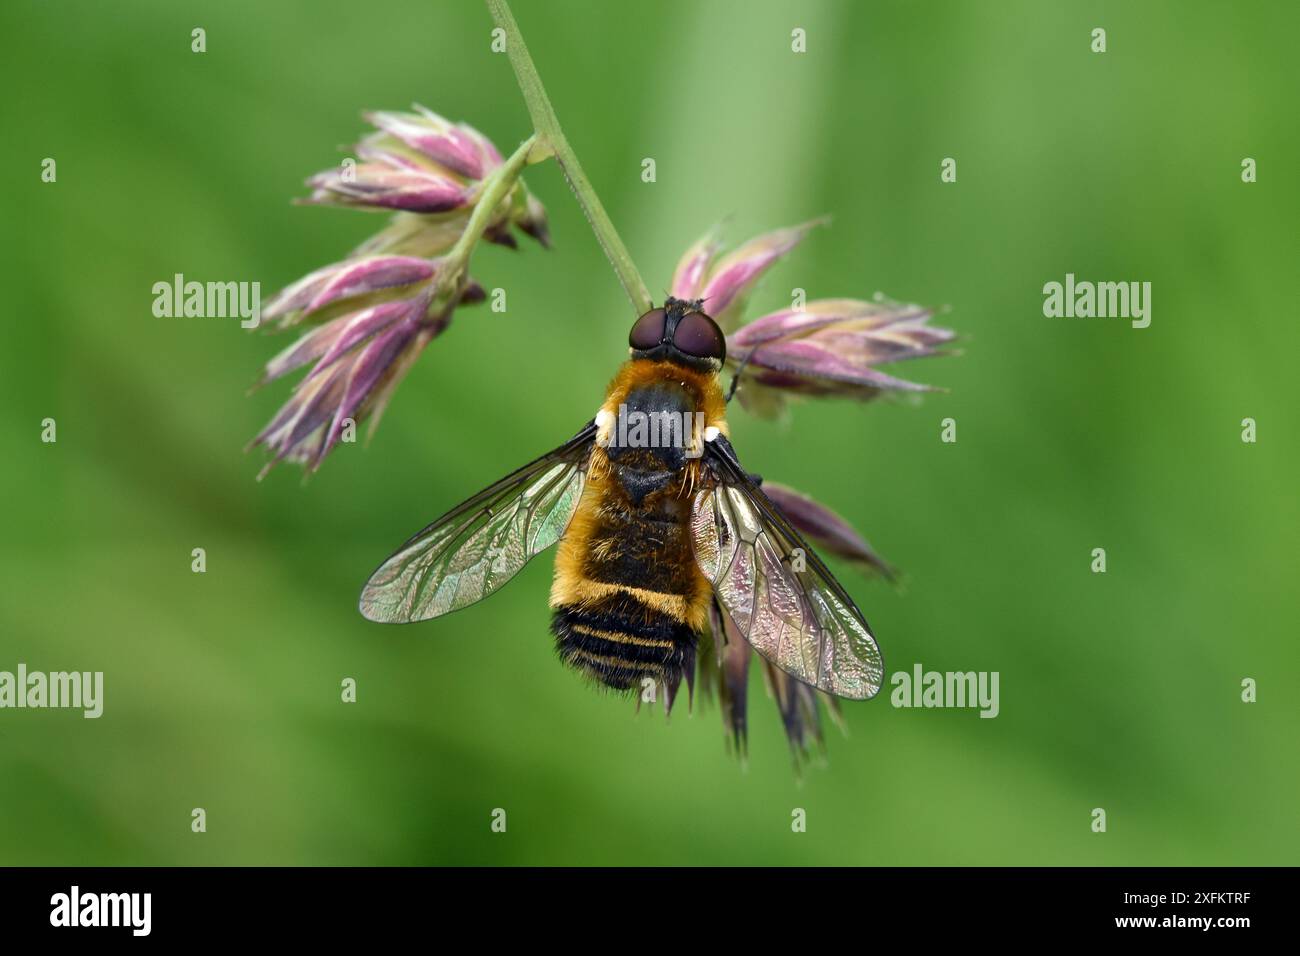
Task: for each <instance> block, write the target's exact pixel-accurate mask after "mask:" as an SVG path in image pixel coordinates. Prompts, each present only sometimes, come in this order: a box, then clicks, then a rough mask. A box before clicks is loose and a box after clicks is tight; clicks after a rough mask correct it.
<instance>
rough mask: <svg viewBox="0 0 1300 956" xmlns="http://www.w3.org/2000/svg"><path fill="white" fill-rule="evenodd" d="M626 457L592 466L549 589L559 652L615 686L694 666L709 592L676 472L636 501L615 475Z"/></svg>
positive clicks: (671, 678)
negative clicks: (697, 559)
mask: <svg viewBox="0 0 1300 956" xmlns="http://www.w3.org/2000/svg"><path fill="white" fill-rule="evenodd" d="M597 454H600V453H599V452H598V453H597ZM626 467H627V466H609V465H605V466H604V467H599V468H597V469H595V470H594V471H593V474H592V477H591V480H590V481H589V482H588V484H587V488H586V490H585V492H584V494H583V498H582V501H581V503H580V504H579V506H578V512H577V514H576V515H575V516H574V519H573V522H572V523H571V524H570V526H569V529H568V531H567V532H566V534H565V536H564V540H563V541H562V542H561V544H560V551H559V554H558V555H557V556H556V561H555V584H554V586H553V587H552V589H551V607H552V609H553V611H554V616H553V618H552V621H551V629H552V631H553V632H554V633H555V637H556V649H557V650H558V651H559V653H560V657H561V658H562V659H563V660H564V661H565V663H567V664H570V665H572V666H573V667H576V668H577V669H579V670H580V671H583V672H584V673H586V674H588V675H589V676H591V677H593V678H594V679H596V680H597V681H599V682H600V683H602V684H605V685H607V686H609V687H613V688H616V689H618V690H627V689H630V688H636V687H639V686H640V685H641V683H642V681H643V680H644V679H646V678H650V679H652V680H654V681H655V682H656V683H660V682H666V683H669V684H675V683H676V681H677V680H678V679H679V678H680V677H682V676H683V675H684V674H687V673H689V672H690V671H691V670H692V669H693V668H694V666H695V643H696V635H697V634H698V633H699V631H700V630H701V629H702V628H703V626H704V620H705V617H706V616H707V613H708V602H709V600H710V596H711V594H712V591H711V589H710V587H709V584H708V581H707V580H705V579H704V577H703V575H702V574H701V573H700V572H699V570H698V568H697V567H696V564H695V557H694V553H693V551H692V548H691V541H690V528H689V523H688V519H689V510H690V500H689V498H687V497H685V496H681V495H679V494H678V491H679V490H680V484H679V481H680V476H675V475H674V476H668V475H665V476H664V477H665V478H668V479H669V485H668V486H666V487H664V488H663V489H662V490H660V491H655V492H652V493H650V494H647V495H646V496H645V497H644V498H643V499H642V500H641V501H640V502H635V501H634V500H633V498H632V496H630V495H629V494H628V493H627V492H626V490H625V488H624V487H623V480H622V479H621V478H620V474H624V475H626V471H625V470H624V469H625V468H626ZM633 480H636V479H633Z"/></svg>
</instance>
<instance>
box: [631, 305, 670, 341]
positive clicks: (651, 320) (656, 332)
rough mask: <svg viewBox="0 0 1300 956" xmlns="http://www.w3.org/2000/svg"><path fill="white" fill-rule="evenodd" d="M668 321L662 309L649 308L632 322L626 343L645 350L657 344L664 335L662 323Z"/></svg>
mask: <svg viewBox="0 0 1300 956" xmlns="http://www.w3.org/2000/svg"><path fill="white" fill-rule="evenodd" d="M667 321H668V317H667V315H666V314H665V313H664V310H663V309H651V310H650V311H649V312H647V313H646V314H645V315H643V316H641V318H639V319H637V320H636V322H634V323H633V324H632V331H631V332H630V333H629V334H628V337H627V344H628V345H630V346H632V348H634V349H639V350H642V351H645V350H647V349H652V348H654V347H655V346H657V345H658V344H659V343H660V342H661V341H662V340H663V337H664V324H665V323H666V322H667Z"/></svg>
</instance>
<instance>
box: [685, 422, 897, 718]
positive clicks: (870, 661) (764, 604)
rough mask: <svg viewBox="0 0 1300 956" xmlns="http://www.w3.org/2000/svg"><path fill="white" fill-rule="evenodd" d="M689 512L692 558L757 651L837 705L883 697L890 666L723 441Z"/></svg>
mask: <svg viewBox="0 0 1300 956" xmlns="http://www.w3.org/2000/svg"><path fill="white" fill-rule="evenodd" d="M705 454H706V456H707V459H706V460H707V461H708V463H709V466H710V472H711V474H712V476H713V481H712V482H711V484H712V487H711V488H705V489H703V490H701V491H700V492H699V493H698V494H697V495H696V496H695V500H694V502H693V504H692V511H691V537H692V540H693V542H694V546H695V559H696V562H697V563H698V564H699V566H700V570H701V571H703V572H704V576H705V577H706V578H708V579H709V581H710V583H712V585H713V590H714V592H715V593H716V594H717V596H718V601H719V602H720V603H721V604H722V606H723V607H724V608H725V609H726V611H727V614H728V615H729V616H730V617H731V620H732V622H733V623H734V624H735V625H736V628H737V629H738V630H739V631H740V633H741V634H743V635H744V636H745V639H746V640H747V641H749V643H750V644H751V645H752V646H753V648H754V650H756V651H758V653H760V654H762V655H763V657H765V658H766V659H767V660H769V661H770V662H771V663H773V664H775V665H776V666H777V667H779V668H781V670H783V671H785V672H786V673H787V674H790V675H791V676H792V677H795V678H797V679H798V680H801V681H803V682H804V683H806V684H811V685H812V686H814V687H816V688H818V689H819V690H824V691H826V692H827V693H828V694H834V695H836V696H837V697H849V698H853V699H858V700H860V699H863V698H867V697H872V696H874V695H875V694H876V692H877V691H878V690H880V684H881V681H882V679H883V677H884V661H883V660H882V659H881V656H880V648H879V647H877V646H876V640H875V638H874V637H872V636H871V629H870V628H869V627H868V626H867V621H866V619H865V618H864V617H863V616H862V612H861V611H859V610H858V608H857V605H855V604H854V603H853V599H852V598H851V597H849V595H848V592H846V591H845V590H844V588H843V586H842V585H841V584H840V583H839V582H838V581H836V580H835V578H834V577H833V576H832V575H831V573H830V571H829V570H828V569H827V568H826V565H824V564H823V563H822V561H821V559H820V558H818V557H817V555H816V554H814V553H813V551H812V549H811V548H809V547H808V545H807V543H806V542H805V541H804V540H803V538H802V537H801V536H800V534H799V532H798V531H796V530H795V529H794V528H793V527H792V526H791V524H790V522H789V521H788V520H787V519H786V518H785V516H784V515H782V514H781V512H780V510H779V509H778V508H777V507H776V505H774V504H773V503H772V501H771V499H769V498H768V497H767V495H765V494H764V493H763V491H762V489H761V488H760V487H759V486H758V484H757V483H756V482H755V481H754V480H753V479H751V478H750V477H749V475H748V474H747V473H746V472H745V470H744V469H743V468H742V467H741V466H740V463H739V461H737V459H736V455H735V451H734V450H733V449H732V447H731V445H730V443H729V442H728V441H727V440H726V439H725V438H722V437H719V438H718V439H716V440H715V441H712V442H709V443H708V445H707V446H706V452H705Z"/></svg>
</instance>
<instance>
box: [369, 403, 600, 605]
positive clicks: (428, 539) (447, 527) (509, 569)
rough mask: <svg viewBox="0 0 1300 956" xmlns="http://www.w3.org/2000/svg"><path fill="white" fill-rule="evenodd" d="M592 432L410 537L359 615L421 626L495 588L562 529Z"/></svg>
mask: <svg viewBox="0 0 1300 956" xmlns="http://www.w3.org/2000/svg"><path fill="white" fill-rule="evenodd" d="M595 434H596V427H595V424H594V423H588V424H587V426H586V427H585V428H583V430H582V431H580V432H578V434H577V435H575V436H574V437H573V438H571V439H570V440H569V441H568V442H566V443H565V444H563V445H561V446H560V447H559V448H557V449H555V450H554V451H553V452H551V453H550V454H547V455H543V456H542V457H541V458H538V459H537V460H536V461H533V462H530V463H529V464H527V465H524V466H523V467H522V468H520V469H519V470H518V471H516V472H514V473H513V474H510V475H507V476H506V477H505V478H502V479H501V480H500V481H498V482H497V483H496V484H494V485H492V486H490V487H489V488H486V489H484V490H483V491H481V492H479V493H478V494H477V495H475V496H474V497H473V498H470V499H469V500H468V501H466V502H463V503H462V504H460V505H458V506H457V507H455V508H453V509H452V510H451V511H449V512H448V513H447V514H445V515H443V516H442V517H441V518H439V519H438V520H437V521H435V522H433V524H431V525H429V526H428V527H427V528H425V529H424V530H423V531H421V532H419V533H418V534H416V535H415V536H414V537H412V538H411V539H410V540H409V541H407V542H406V544H404V545H402V547H401V548H399V549H398V551H397V552H396V553H395V554H393V556H392V557H390V558H389V559H388V560H387V561H385V562H384V563H383V564H381V565H380V566H379V568H378V570H376V571H375V573H374V574H372V575H371V576H370V580H369V581H367V582H366V585H365V587H364V588H363V589H362V591H361V602H360V607H361V614H362V615H363V616H364V617H366V618H368V619H369V620H372V621H379V622H381V623H386V624H399V623H408V622H411V621H425V620H428V619H429V618H433V617H438V616H440V615H442V614H447V613H449V612H451V611H457V610H460V609H461V608H463V607H467V606H468V605H470V604H473V603H474V602H476V601H481V600H482V599H483V598H485V597H487V596H488V595H489V594H492V593H493V592H495V591H496V590H497V589H499V588H500V587H501V586H502V585H503V584H505V583H506V582H507V581H509V580H510V579H511V578H512V577H514V576H515V574H516V573H518V571H519V569H520V568H522V567H523V566H524V565H525V564H527V563H528V561H529V559H531V558H532V557H533V556H534V555H536V554H538V553H540V552H542V551H544V550H546V549H547V548H549V547H550V546H551V545H553V544H555V542H557V541H558V540H560V537H561V536H562V535H563V534H564V531H565V529H566V528H567V527H568V526H569V521H570V519H572V518H573V514H574V512H575V511H576V510H577V508H578V501H579V499H580V498H581V497H582V491H583V488H584V487H586V482H587V466H588V463H589V461H590V459H591V449H592V445H593V442H594V440H595Z"/></svg>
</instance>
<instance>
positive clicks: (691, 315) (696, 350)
mask: <svg viewBox="0 0 1300 956" xmlns="http://www.w3.org/2000/svg"><path fill="white" fill-rule="evenodd" d="M673 345H675V346H677V348H679V349H681V351H683V352H685V353H686V354H687V355H693V356H695V357H696V358H711V359H718V360H719V361H721V360H722V359H725V358H726V357H727V337H726V336H725V335H723V334H722V329H720V328H718V323H716V322H714V321H713V320H712V319H711V318H709V317H708V316H707V315H705V314H704V313H703V312H688V313H687V314H686V315H684V316H682V320H681V321H680V322H678V323H677V331H676V332H674V333H673Z"/></svg>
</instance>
